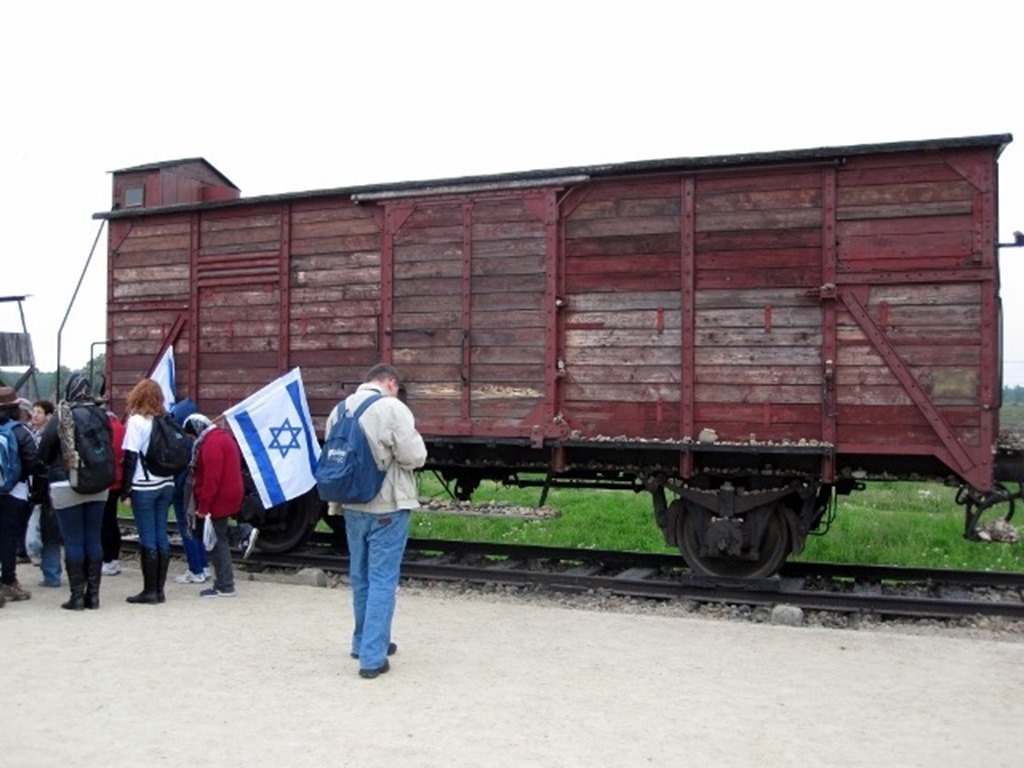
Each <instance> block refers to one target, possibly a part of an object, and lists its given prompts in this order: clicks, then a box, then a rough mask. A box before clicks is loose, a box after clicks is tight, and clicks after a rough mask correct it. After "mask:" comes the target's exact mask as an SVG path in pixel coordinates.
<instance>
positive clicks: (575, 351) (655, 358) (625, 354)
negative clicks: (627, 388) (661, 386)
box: [564, 346, 680, 368]
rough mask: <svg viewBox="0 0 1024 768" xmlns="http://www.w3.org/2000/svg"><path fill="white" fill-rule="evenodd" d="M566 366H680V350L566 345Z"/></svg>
mask: <svg viewBox="0 0 1024 768" xmlns="http://www.w3.org/2000/svg"><path fill="white" fill-rule="evenodd" d="M564 358H565V364H566V366H567V367H571V366H574V365H602V366H612V367H614V366H620V365H623V364H625V365H665V366H671V367H674V368H679V366H680V351H679V348H678V346H676V347H646V346H645V347H638V348H628V349H625V348H621V347H572V346H568V347H566V349H565V351H564Z"/></svg>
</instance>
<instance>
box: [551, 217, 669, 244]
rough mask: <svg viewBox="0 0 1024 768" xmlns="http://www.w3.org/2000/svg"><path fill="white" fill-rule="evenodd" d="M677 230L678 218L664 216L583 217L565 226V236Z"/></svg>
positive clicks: (655, 232) (646, 233)
mask: <svg viewBox="0 0 1024 768" xmlns="http://www.w3.org/2000/svg"><path fill="white" fill-rule="evenodd" d="M678 231H679V219H678V218H670V217H666V216H647V217H628V218H627V217H619V218H616V219H583V220H580V221H577V220H575V219H572V220H570V221H569V222H567V223H566V226H565V236H566V237H567V238H570V239H575V238H579V237H623V236H635V235H652V234H653V235H657V234H665V233H673V232H678Z"/></svg>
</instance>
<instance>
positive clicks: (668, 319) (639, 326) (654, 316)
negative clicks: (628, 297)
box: [565, 309, 681, 335]
mask: <svg viewBox="0 0 1024 768" xmlns="http://www.w3.org/2000/svg"><path fill="white" fill-rule="evenodd" d="M680 314H681V313H680V312H679V310H678V309H675V310H668V311H658V310H656V309H647V310H633V309H628V310H621V311H617V310H615V309H612V310H610V311H601V312H567V313H566V314H565V324H566V327H567V328H573V327H576V326H583V327H602V328H608V329H612V330H614V329H623V330H624V329H636V330H648V331H658V330H659V328H660V329H663V330H664V331H666V332H668V331H672V332H675V333H676V334H677V335H678V333H679V327H680V326H679V323H680Z"/></svg>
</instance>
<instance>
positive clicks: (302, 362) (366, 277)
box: [287, 197, 382, 429]
mask: <svg viewBox="0 0 1024 768" xmlns="http://www.w3.org/2000/svg"><path fill="white" fill-rule="evenodd" d="M290 215H291V222H290V225H291V226H290V237H289V247H290V252H291V259H290V263H289V270H290V272H289V279H290V293H289V298H290V306H289V314H288V319H287V327H288V331H289V343H290V365H292V366H299V367H300V368H301V369H302V380H303V384H304V386H305V388H306V397H307V399H308V401H309V408H310V411H311V413H312V415H313V422H314V424H316V425H317V427H318V428H321V429H322V428H323V425H324V422H325V421H326V419H327V415H328V414H329V413H330V411H331V409H332V408H333V407H334V406H335V405H336V404H337V402H338V400H339V399H340V398H341V397H342V396H344V395H346V394H348V393H350V392H352V391H353V390H355V388H356V387H357V386H358V385H359V383H360V382H362V380H363V377H364V375H365V373H366V371H367V370H368V369H369V368H370V367H371V366H372V365H374V364H375V363H377V362H379V361H380V337H381V328H380V327H379V326H380V323H381V312H382V308H381V230H382V221H381V212H380V211H379V210H378V209H377V208H376V206H368V207H361V206H357V205H355V204H353V203H351V202H350V201H349V200H348V199H347V198H333V197H332V198H318V199H314V200H307V201H300V202H296V203H294V204H293V205H292V207H291V209H290Z"/></svg>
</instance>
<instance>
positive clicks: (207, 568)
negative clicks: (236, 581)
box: [203, 566, 213, 579]
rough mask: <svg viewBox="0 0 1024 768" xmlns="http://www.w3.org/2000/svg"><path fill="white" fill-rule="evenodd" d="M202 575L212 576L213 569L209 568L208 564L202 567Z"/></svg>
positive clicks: (209, 577) (210, 577)
mask: <svg viewBox="0 0 1024 768" xmlns="http://www.w3.org/2000/svg"><path fill="white" fill-rule="evenodd" d="M203 576H205V577H206V578H208V579H212V578H213V571H211V570H210V566H206V567H205V568H203Z"/></svg>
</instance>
